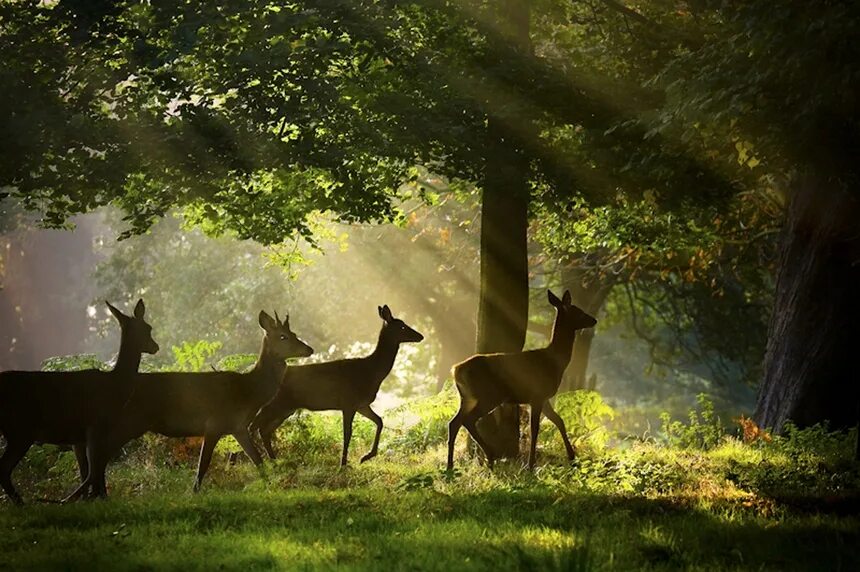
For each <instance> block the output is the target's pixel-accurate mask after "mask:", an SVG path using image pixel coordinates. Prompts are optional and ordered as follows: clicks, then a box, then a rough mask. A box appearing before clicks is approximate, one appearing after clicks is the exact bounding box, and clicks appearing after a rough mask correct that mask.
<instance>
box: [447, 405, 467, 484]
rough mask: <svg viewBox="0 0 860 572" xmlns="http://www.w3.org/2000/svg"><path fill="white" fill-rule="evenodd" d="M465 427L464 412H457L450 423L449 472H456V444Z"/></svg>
mask: <svg viewBox="0 0 860 572" xmlns="http://www.w3.org/2000/svg"><path fill="white" fill-rule="evenodd" d="M462 426H463V410H462V408H461V409H460V411H458V412H457V414H456V415H454V417H453V418H452V419H451V421H449V422H448V467H447V469H448V470H449V471H453V470H454V443H455V442H456V441H457V433H459V432H460V427H462Z"/></svg>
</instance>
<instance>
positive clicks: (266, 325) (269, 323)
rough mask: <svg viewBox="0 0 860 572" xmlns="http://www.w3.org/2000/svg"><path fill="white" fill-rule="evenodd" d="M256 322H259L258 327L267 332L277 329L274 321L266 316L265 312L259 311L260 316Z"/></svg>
mask: <svg viewBox="0 0 860 572" xmlns="http://www.w3.org/2000/svg"><path fill="white" fill-rule="evenodd" d="M258 321H259V322H260V327H261V328H263V329H264V330H266V331H267V332H268V331H270V330H274V329H276V328H277V327H278V324H277V322H275V319H274V318H273V317H271V316H270V315H268V314H267V313H266V311H265V310H260V316H259V317H258Z"/></svg>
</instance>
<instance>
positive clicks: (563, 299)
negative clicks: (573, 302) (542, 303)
mask: <svg viewBox="0 0 860 572" xmlns="http://www.w3.org/2000/svg"><path fill="white" fill-rule="evenodd" d="M561 303H562V304H564V305H565V306H570V290H565V291H564V296H562V297H561Z"/></svg>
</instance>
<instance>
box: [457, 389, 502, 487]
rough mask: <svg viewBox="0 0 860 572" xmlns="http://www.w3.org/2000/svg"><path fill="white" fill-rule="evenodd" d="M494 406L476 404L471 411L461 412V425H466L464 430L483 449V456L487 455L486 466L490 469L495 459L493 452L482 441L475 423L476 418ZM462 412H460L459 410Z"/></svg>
mask: <svg viewBox="0 0 860 572" xmlns="http://www.w3.org/2000/svg"><path fill="white" fill-rule="evenodd" d="M494 408H495V406H493V407H490V408H489V409H487V408H486V406H484V407H481V406H480V404H476V405H475V406H474V407H473V408H472V410H471V411H469V412H468V413H465V414H463V426H464V427H466V431H468V432H469V435H471V436H472V439H474V440H475V443H477V444H478V446H479V447H480V448H481V450H482V451H484V456H485V457H487V467H488V468H489V469H490V470H491V471H492V470H493V463H494V462H495V460H496V457H495V454H494V453H493V449H492V447H490V445H489V444H488V443H487V442H486V441H484V438H483V437H481V434H480V433H479V432H478V427H477V426H476V425H475V423H477V421H478V419H480V418H481V417H483V416H484V415H486V414H487V413H489V412H490V411H491V410H493V409H494ZM461 413H462V412H461Z"/></svg>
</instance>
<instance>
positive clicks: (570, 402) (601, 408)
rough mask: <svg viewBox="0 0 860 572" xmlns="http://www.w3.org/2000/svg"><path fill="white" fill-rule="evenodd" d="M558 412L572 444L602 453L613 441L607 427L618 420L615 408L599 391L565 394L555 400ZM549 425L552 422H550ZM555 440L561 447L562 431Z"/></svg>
mask: <svg viewBox="0 0 860 572" xmlns="http://www.w3.org/2000/svg"><path fill="white" fill-rule="evenodd" d="M554 407H555V410H556V411H557V412H558V414H559V415H560V416H561V418H562V419H564V423H565V425H566V426H567V432H568V434H569V435H570V438H571V441H573V443H574V444H575V445H576V446H577V447H585V448H587V449H591V450H593V451H598V450H602V449H604V448H605V447H606V443H607V442H608V441H609V436H610V434H609V430H608V429H607V428H606V424H607V423H608V422H609V421H611V420H612V419H613V418H614V417H615V410H614V409H612V407H610V406H609V405H608V404H607V403H606V402H605V401H603V398H602V397H601V396H600V394H599V393H598V392H596V391H585V390H579V391H571V392H568V393H562V394H561V395H559V396H558V397H556V400H555V406H554ZM546 422H548V421H546ZM552 435H554V436H553V437H552V438H551V439H552V440H553V442H555V441H558V444H561V436H560V435H559V434H558V431H553V432H552Z"/></svg>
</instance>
